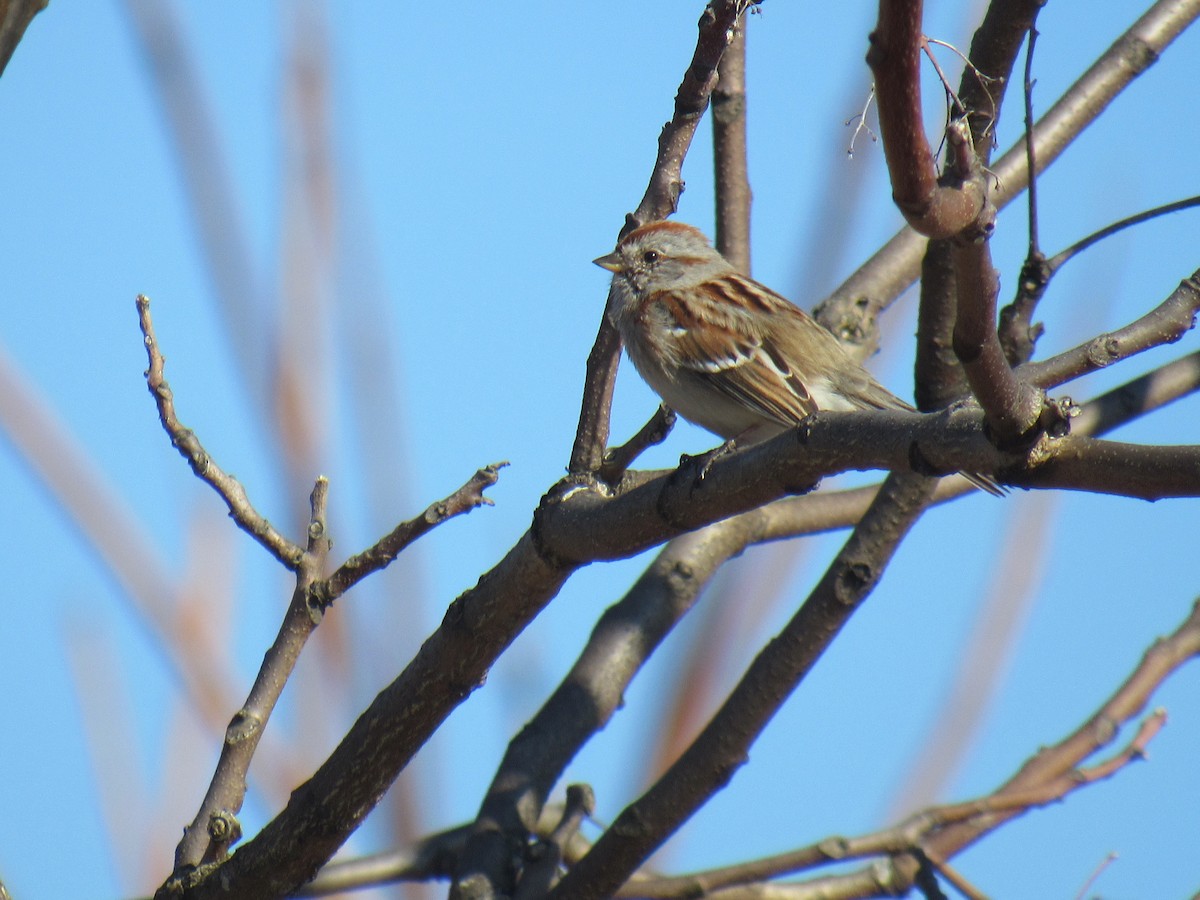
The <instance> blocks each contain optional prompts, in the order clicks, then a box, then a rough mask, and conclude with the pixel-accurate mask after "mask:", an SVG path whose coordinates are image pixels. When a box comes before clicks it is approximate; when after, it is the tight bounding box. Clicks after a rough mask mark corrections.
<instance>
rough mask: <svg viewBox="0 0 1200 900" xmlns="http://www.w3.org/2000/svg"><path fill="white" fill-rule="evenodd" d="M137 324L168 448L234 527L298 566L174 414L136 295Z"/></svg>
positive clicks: (299, 553) (145, 303) (144, 306)
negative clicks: (222, 508)
mask: <svg viewBox="0 0 1200 900" xmlns="http://www.w3.org/2000/svg"><path fill="white" fill-rule="evenodd" d="M137 309H138V322H139V324H140V326H141V329H142V336H143V337H144V339H145V342H146V355H147V357H148V358H149V361H150V368H149V369H147V370H146V386H147V387H149V389H150V394H151V395H152V396H153V397H154V402H155V403H156V404H157V406H158V417H159V419H160V420H161V421H162V426H163V428H164V429H165V430H166V432H167V436H168V437H170V439H171V446H173V447H174V448H175V449H176V450H178V451H179V453H180V455H181V456H183V458H184V459H186V460H187V461H188V465H190V466H191V467H192V471H193V472H195V473H196V477H198V478H199V479H200V480H201V481H204V482H206V483H207V484H208V485H209V486H210V487H211V488H212V489H213V490H214V491H216V492H217V495H218V496H220V498H221V499H222V500H224V501H225V505H226V506H227V507H229V515H230V517H231V518H232V519H233V521H234V522H236V523H237V526H238V527H239V528H241V529H242V531H244V532H246V534H248V535H250V536H251V537H252V538H254V539H255V540H256V541H258V543H259V544H261V545H262V546H263V547H264V548H265V549H266V551H267V552H268V553H270V554H271V555H272V556H273V557H275V558H276V559H277V560H279V562H281V563H283V565H285V566H286V567H287V568H288V569H291V570H292V571H293V572H294V571H296V570H297V569H298V568H299V566H300V561H301V559H302V557H303V556H304V551H303V550H302V549H301V548H300V547H299V546H298V545H297V544H294V543H292V542H291V541H289V540H288V539H287V538H285V537H284V536H283V535H282V534H280V533H279V532H278V531H276V530H275V527H274V526H273V525H272V524H271V523H270V522H268V521H267V520H266V518H265V517H263V516H262V515H260V514H259V512H258V510H256V509H255V508H254V506H253V505H252V504H251V503H250V499H249V498H248V497H247V496H246V490H245V488H243V487H242V485H241V483H240V482H239V481H238V480H237V479H236V478H234V477H233V476H232V475H227V474H226V473H225V471H224V470H223V469H221V467H220V466H218V465H217V464H216V463H215V462H213V459H212V457H211V456H209V455H208V453H207V452H205V450H204V447H203V446H202V445H201V444H200V440H199V439H198V438H197V437H196V435H195V433H194V432H192V430H191V429H189V428H185V427H184V426H183V425H181V424H180V422H179V419H178V418H177V417H176V415H175V399H174V395H173V394H172V393H171V387H170V385H168V384H167V381H166V378H164V377H163V365H164V362H165V360H164V359H163V355H162V353H161V352H160V351H159V349H158V339H157V338H156V337H155V336H154V323H153V322H152V321H151V319H150V298H149V297H146V296H145V295H141V294H139V295H138V298H137Z"/></svg>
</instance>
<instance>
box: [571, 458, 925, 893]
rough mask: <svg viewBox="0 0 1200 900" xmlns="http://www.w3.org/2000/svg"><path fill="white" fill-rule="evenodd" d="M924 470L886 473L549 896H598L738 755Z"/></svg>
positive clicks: (885, 541) (810, 660)
mask: <svg viewBox="0 0 1200 900" xmlns="http://www.w3.org/2000/svg"><path fill="white" fill-rule="evenodd" d="M933 488H934V482H933V481H932V480H931V479H927V478H920V477H908V476H892V477H889V478H888V479H887V480H886V481H885V482H884V483H883V486H882V487H881V488H880V491H879V494H878V495H877V496H876V498H875V500H874V501H873V503H872V505H871V508H870V509H869V510H868V511H867V513H866V515H864V516H863V519H862V521H861V522H859V524H858V527H857V528H855V530H854V533H853V534H852V535H851V536H850V539H849V540H848V541H847V542H846V545H845V546H844V547H843V548H842V550H841V552H839V554H838V556H837V557H836V558H835V559H834V561H833V563H832V564H831V565H830V567H829V569H828V570H827V571H826V573H825V576H824V577H823V578H822V579H821V581H820V582H819V583H818V584H817V586H816V587H815V588H814V589H813V592H812V593H811V594H810V595H809V597H808V599H807V600H806V601H805V602H804V604H803V605H802V606H801V607H800V610H799V611H798V612H797V613H796V615H795V617H793V619H792V620H791V621H790V622H789V623H788V624H787V626H786V627H785V628H784V630H783V631H782V632H781V633H780V634H779V635H778V636H777V637H776V638H774V639H773V640H772V641H771V642H770V643H768V644H767V646H766V647H765V648H764V649H763V650H762V651H761V652H760V653H759V655H758V656H757V657H756V658H755V660H754V662H753V663H752V664H751V666H750V668H749V669H748V670H747V672H746V674H745V675H744V676H743V678H742V680H741V681H740V682H739V683H738V685H737V687H735V688H734V690H733V691H732V693H730V695H729V697H728V699H727V700H726V701H725V703H724V704H722V706H721V708H720V709H719V710H718V711H717V712H716V714H715V715H714V716H713V718H712V720H711V721H710V722H709V724H708V725H707V726H706V727H705V728H704V730H703V731H702V732H701V733H700V735H699V736H698V737H697V738H696V740H695V741H693V742H692V744H691V746H689V747H688V749H687V750H686V751H684V753H683V755H682V756H681V757H680V758H679V759H678V760H677V761H676V763H675V764H674V765H672V766H671V768H670V769H668V770H667V772H666V773H665V774H664V775H663V776H662V778H660V779H659V780H658V782H657V783H655V784H654V785H653V786H652V787H651V788H650V790H649V791H647V792H646V793H645V794H643V795H642V797H641V798H639V799H638V800H636V801H634V803H633V804H631V805H630V806H628V807H627V808H626V809H625V810H624V812H622V813H621V815H620V816H618V817H617V819H616V821H614V822H613V824H612V825H611V827H609V828H608V829H607V830H606V831H605V832H604V834H603V835H601V837H600V839H599V840H598V841H597V842H596V844H595V845H594V846H593V847H592V850H591V851H590V852H589V853H588V854H587V855H586V856H585V857H584V858H583V859H581V860H580V861H579V862H578V863H576V864H575V865H574V866H572V868H571V869H570V871H569V872H568V873H567V874H566V876H565V877H564V878H563V880H562V881H561V882H559V884H558V886H557V887H556V888H555V889H554V890H552V891H551V892H550V894H549V896H550V897H551V898H566V897H570V898H571V900H587V898H592V897H595V898H602V897H608V896H611V895H612V894H613V892H614V891H615V890H616V889H617V888H618V887H620V885H621V884H622V883H624V882H625V881H626V880H627V879H628V878H629V877H630V875H632V874H633V872H634V871H635V870H636V869H637V868H638V866H640V865H641V864H642V863H643V862H644V861H645V860H646V858H647V857H648V856H649V855H650V853H651V852H653V850H654V849H656V848H657V847H658V846H659V845H661V843H662V842H663V841H664V840H666V838H667V837H668V836H669V835H670V834H672V833H673V832H674V831H675V830H676V829H677V828H678V827H679V826H680V825H681V824H682V823H683V822H684V821H686V820H687V818H689V817H690V816H691V814H692V813H694V812H695V811H696V810H697V809H698V808H699V807H700V806H701V805H702V804H703V803H704V802H705V801H707V800H708V799H709V798H710V797H711V796H712V795H713V794H714V793H715V792H716V791H718V790H720V789H721V788H722V787H724V786H725V784H727V783H728V781H729V779H730V778H732V777H733V774H734V772H736V771H737V769H738V768H739V767H740V766H741V765H742V764H743V763H745V762H746V759H747V755H746V754H747V752H748V750H749V748H750V746H751V744H753V742H754V741H755V739H756V738H757V737H758V735H759V734H761V733H762V730H763V728H765V727H766V725H767V723H768V722H769V721H770V720H771V718H772V717H774V715H775V713H776V712H777V711H778V710H779V707H780V706H781V705H782V704H783V702H784V701H785V700H786V699H787V698H788V697H789V696H790V695H791V693H792V691H793V690H795V688H796V686H797V685H798V684H799V683H800V681H801V680H802V679H803V678H804V676H805V675H807V674H808V672H809V671H810V670H811V668H812V666H813V665H814V664H815V663H816V661H817V660H818V659H819V658H820V656H821V654H822V653H823V652H824V651H825V649H826V647H827V646H828V645H829V643H830V642H831V641H832V640H833V639H834V637H836V636H837V633H838V632H839V631H840V630H841V628H842V626H843V625H844V624H845V623H846V622H847V621H848V620H849V618H850V616H851V615H853V613H854V612H855V610H857V609H858V607H859V606H860V605H861V604H862V602H863V601H864V600H865V599H866V598H867V597H868V596H869V595H870V593H871V591H872V590H873V589H874V587H875V585H876V584H877V583H878V581H879V579H880V578H881V577H882V575H883V571H884V569H886V567H887V565H888V562H889V561H890V559H891V556H892V554H893V553H894V552H895V550H896V548H897V547H898V546H899V544H900V542H901V541H902V540H903V539H904V537H905V535H906V534H907V533H908V530H909V529H910V528H911V527H912V525H913V524H914V523H915V522H916V520H917V519H918V518H919V517H920V515H921V513H922V512H923V511H924V510H925V508H926V506H927V505H928V503H929V500H930V499H931V497H932V495H933Z"/></svg>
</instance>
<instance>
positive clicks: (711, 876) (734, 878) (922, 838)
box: [617, 635, 1195, 900]
mask: <svg viewBox="0 0 1200 900" xmlns="http://www.w3.org/2000/svg"><path fill="white" fill-rule="evenodd" d="M1194 638H1195V636H1194V635H1193V640H1194ZM1168 674H1169V673H1168ZM1164 678H1165V676H1164ZM1164 722H1165V715H1164V714H1163V713H1162V711H1161V710H1156V711H1155V712H1154V713H1152V714H1151V715H1150V716H1148V717H1147V718H1146V719H1145V720H1144V721H1143V722H1142V723H1141V724H1140V725H1139V727H1138V730H1137V733H1136V734H1135V736H1134V737H1133V738H1132V739H1131V740H1130V742H1129V743H1128V744H1127V745H1126V746H1125V747H1124V748H1122V749H1121V750H1120V751H1119V752H1118V753H1116V754H1114V755H1113V756H1112V757H1111V758H1109V759H1107V760H1105V761H1104V762H1102V763H1099V764H1097V765H1095V766H1091V767H1088V768H1083V769H1073V770H1071V771H1069V772H1067V773H1066V774H1064V775H1063V776H1061V777H1057V778H1054V779H1052V780H1051V781H1049V782H1047V783H1046V784H1043V785H1039V786H1037V787H1036V788H1034V789H1030V790H1028V791H1024V792H1021V793H1019V794H1018V793H1010V794H1005V793H1002V792H1001V791H1002V789H1001V791H997V792H996V793H993V794H989V795H986V796H983V797H978V798H975V799H972V800H966V801H962V802H959V803H951V804H946V805H943V806H931V807H929V808H927V809H923V810H921V811H920V812H917V813H914V814H913V815H911V816H908V817H907V818H905V819H903V820H902V821H900V822H898V823H897V824H895V825H893V826H891V827H890V828H886V829H883V830H880V831H876V832H872V833H871V834H866V835H860V836H857V837H845V836H842V835H830V836H829V837H826V838H824V839H823V840H821V841H818V842H816V843H814V844H809V845H807V846H804V847H799V848H797V849H795V850H790V851H788V852H786V853H779V854H775V855H773V856H767V857H763V858H761V859H755V860H750V861H748V862H744V863H737V864H735V865H732V866H725V867H722V868H717V869H708V870H705V871H700V872H692V873H689V874H685V875H674V876H668V877H646V876H643V877H640V878H638V879H637V880H636V881H631V882H630V883H629V884H628V885H627V886H626V887H625V888H624V889H622V890H619V891H618V892H617V896H618V897H623V896H628V897H646V898H661V900H667V898H680V897H694V896H700V895H706V894H708V893H710V892H716V891H719V890H721V889H722V888H728V887H733V886H735V885H748V884H752V883H756V882H760V881H763V880H765V879H771V878H779V877H781V876H784V875H789V874H794V873H796V872H803V871H807V870H810V869H814V868H819V867H821V866H826V865H829V864H831V863H838V862H846V861H849V860H854V859H870V858H872V857H879V856H891V857H893V859H894V860H899V859H901V858H903V857H905V856H907V855H909V854H910V853H912V852H913V851H914V850H919V852H921V853H923V854H924V855H925V856H926V857H927V858H928V859H929V860H930V861H931V862H933V863H934V865H935V866H937V868H938V869H939V870H941V871H943V872H949V871H951V870H950V867H949V866H948V865H947V863H946V860H947V859H949V858H950V856H951V855H952V854H948V855H947V854H943V851H942V850H940V849H939V848H938V847H937V846H936V839H937V836H938V835H939V834H940V833H942V832H943V831H945V830H946V829H950V828H953V827H955V826H958V825H962V824H964V823H978V824H979V825H980V826H981V827H983V828H985V829H986V830H987V831H992V830H994V829H996V828H998V827H999V826H1000V824H1001V823H1002V821H1007V820H1008V819H1010V818H1012V817H1013V816H1016V815H1021V814H1023V813H1026V812H1029V811H1030V810H1033V809H1037V808H1041V807H1045V806H1049V805H1051V804H1054V803H1061V802H1062V801H1063V799H1064V798H1066V797H1067V796H1068V795H1069V794H1071V793H1074V792H1075V791H1076V790H1079V789H1080V788H1083V787H1086V786H1087V785H1090V784H1094V783H1096V782H1097V781H1100V780H1103V779H1106V778H1110V777H1112V776H1113V775H1115V774H1117V772H1119V771H1120V770H1121V769H1123V768H1124V767H1125V766H1127V765H1129V764H1130V763H1131V762H1135V761H1137V760H1139V759H1141V758H1143V757H1144V755H1145V750H1146V746H1147V744H1148V743H1149V741H1150V740H1152V739H1153V737H1154V736H1155V735H1156V734H1157V733H1158V731H1159V730H1161V728H1162V726H1163V724H1164ZM1051 749H1052V748H1051ZM1035 758H1036V757H1035ZM910 868H911V869H912V872H915V871H916V866H915V864H914V865H912V866H911V867H910ZM836 877H841V876H836ZM909 877H911V873H910V876H909ZM951 880H953V879H951ZM814 884H815V883H814ZM956 886H957V885H956ZM968 896H970V894H969V893H968Z"/></svg>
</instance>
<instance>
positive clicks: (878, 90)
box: [867, 0, 986, 237]
mask: <svg viewBox="0 0 1200 900" xmlns="http://www.w3.org/2000/svg"><path fill="white" fill-rule="evenodd" d="M922 11H923V3H922V2H921V0H881V2H880V4H879V19H878V21H877V22H876V25H875V30H874V31H873V32H872V33H871V37H870V41H871V47H870V50H868V51H867V64H868V65H869V66H870V67H871V72H872V73H873V74H874V76H875V96H876V99H877V100H878V104H879V131H880V135H881V137H882V138H883V149H884V155H885V156H886V157H887V162H888V174H889V175H890V176H891V179H892V199H893V200H894V201H895V203H896V206H897V207H898V208H899V210H900V212H901V213H903V215H904V218H905V220H906V221H907V222H908V224H909V225H910V226H911V227H912V228H914V229H915V230H916V231H918V232H920V233H921V234H924V235H926V236H928V237H952V236H954V235H957V234H959V233H961V232H963V231H964V230H966V229H967V228H969V227H973V226H975V224H976V222H977V220H978V219H979V217H980V215H981V213H983V210H984V199H985V196H986V192H985V188H984V185H983V181H982V179H981V178H979V177H977V176H976V173H975V172H970V171H966V170H958V171H955V172H954V173H953V174H954V177H953V178H944V179H939V178H938V174H937V170H936V168H935V167H934V159H933V151H932V150H931V149H930V147H929V142H928V141H927V140H926V139H925V123H924V117H923V115H922V111H921V72H920V65H921V48H922V46H924V41H925V38H924V35H923V34H922V32H921V17H922ZM949 134H950V135H953V136H958V135H959V134H960V132H958V131H956V130H955V131H951V132H950V133H949ZM962 139H964V140H965V134H964V135H963V138H962Z"/></svg>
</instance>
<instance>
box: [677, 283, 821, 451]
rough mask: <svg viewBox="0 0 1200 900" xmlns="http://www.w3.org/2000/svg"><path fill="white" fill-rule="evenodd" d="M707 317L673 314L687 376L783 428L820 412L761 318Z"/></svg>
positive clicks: (681, 312) (719, 314)
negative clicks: (698, 320)
mask: <svg viewBox="0 0 1200 900" xmlns="http://www.w3.org/2000/svg"><path fill="white" fill-rule="evenodd" d="M780 302H782V303H786V301H783V300H782V299H781V301H780ZM789 305H790V304H789ZM708 313H709V315H710V318H708V319H706V320H705V321H703V322H695V321H689V319H688V317H687V310H685V309H680V308H673V309H671V314H672V317H673V319H674V321H675V322H676V325H677V327H676V329H675V330H674V333H673V335H672V337H673V339H674V340H673V343H674V348H675V350H676V353H677V359H678V364H679V367H680V369H681V370H682V372H684V373H686V376H687V377H690V378H692V379H694V380H695V381H696V382H697V383H698V384H700V385H703V386H704V387H706V388H709V389H711V390H715V391H717V392H719V393H721V394H723V395H724V396H726V397H728V398H730V399H732V400H734V401H736V402H737V403H739V404H742V405H744V406H746V407H748V408H750V409H752V410H754V411H755V412H757V413H758V414H759V415H761V416H762V417H763V418H765V419H769V420H771V421H774V422H778V423H779V424H780V425H783V426H789V427H790V426H792V425H795V424H797V423H798V422H800V420H801V419H803V418H804V417H805V416H807V415H808V414H809V413H811V412H814V411H815V410H816V408H817V405H816V402H815V401H814V399H813V396H812V394H811V392H810V391H809V390H808V387H807V386H806V385H805V383H804V379H803V377H802V376H801V374H800V373H799V372H798V371H797V367H796V366H795V365H793V363H792V362H791V361H790V360H789V358H788V356H787V354H786V353H785V352H784V351H783V350H782V348H781V347H780V345H779V343H778V342H777V341H776V340H775V339H774V338H773V337H772V336H771V335H767V334H764V333H763V330H762V328H761V327H760V325H759V323H760V322H761V319H759V318H756V317H753V316H747V315H744V314H739V313H738V312H737V310H732V311H728V312H727V311H723V310H722V311H720V312H716V311H714V310H711V309H710V310H708ZM714 313H715V314H714Z"/></svg>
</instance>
